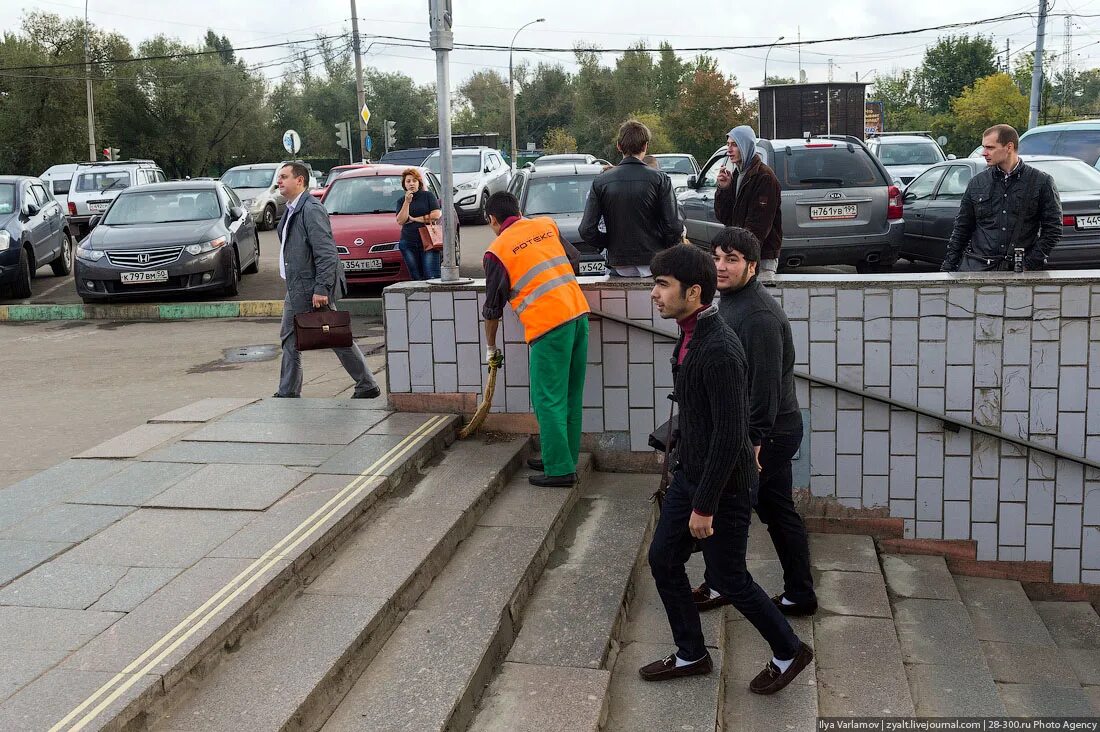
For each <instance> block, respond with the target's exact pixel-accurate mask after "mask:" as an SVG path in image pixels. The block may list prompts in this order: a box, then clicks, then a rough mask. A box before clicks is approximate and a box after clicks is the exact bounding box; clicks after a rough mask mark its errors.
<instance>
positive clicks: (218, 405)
mask: <svg viewBox="0 0 1100 732" xmlns="http://www.w3.org/2000/svg"><path fill="white" fill-rule="evenodd" d="M255 401H256V399H255V398H244V399H234V398H231V397H216V398H210V399H200V400H199V401H197V402H192V403H191V404H188V405H187V406H186V407H180V408H179V409H173V410H172V411H171V412H167V413H165V414H161V415H158V416H156V417H153V418H152V419H151V420H149V422H150V423H151V424H156V423H158V422H209V421H210V420H212V419H217V418H218V417H221V416H222V415H225V414H228V413H229V412H232V411H233V410H235V409H240V408H241V407H244V406H246V405H249V404H252V403H253V402H255Z"/></svg>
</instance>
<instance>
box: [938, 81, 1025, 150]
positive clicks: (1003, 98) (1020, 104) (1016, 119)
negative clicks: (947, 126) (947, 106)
mask: <svg viewBox="0 0 1100 732" xmlns="http://www.w3.org/2000/svg"><path fill="white" fill-rule="evenodd" d="M951 111H952V113H953V115H954V128H955V137H954V141H953V143H954V144H953V145H952V148H953V151H954V152H955V153H956V154H960V155H961V154H968V153H969V152H970V151H971V150H973V149H974V146H975V145H979V144H981V139H982V132H984V131H985V130H986V129H987V128H989V127H992V126H993V125H995V124H1008V125H1012V126H1013V127H1015V128H1016V129H1017V130H1022V129H1024V128H1025V127H1027V113H1028V100H1027V98H1026V97H1025V96H1024V95H1023V94H1021V93H1020V90H1019V89H1017V88H1016V85H1015V83H1013V80H1012V77H1011V76H1009V75H1008V74H993V75H992V76H987V77H986V78H984V79H978V80H977V81H976V82H974V85H973V86H970V87H967V88H966V89H965V90H964V91H963V93H962V94H961V95H959V97H958V98H957V99H954V100H953V101H952V102H951Z"/></svg>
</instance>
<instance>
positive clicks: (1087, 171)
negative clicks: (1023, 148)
mask: <svg viewBox="0 0 1100 732" xmlns="http://www.w3.org/2000/svg"><path fill="white" fill-rule="evenodd" d="M1029 164H1030V165H1031V166H1033V167H1035V168H1037V169H1039V170H1041V171H1043V172H1044V173H1050V175H1051V177H1053V178H1054V183H1055V185H1057V186H1058V192H1059V193H1081V192H1083V191H1100V170H1097V169H1096V168H1094V167H1092V166H1091V165H1086V164H1085V163H1083V162H1081V161H1079V160H1038V161H1036V162H1033V163H1029Z"/></svg>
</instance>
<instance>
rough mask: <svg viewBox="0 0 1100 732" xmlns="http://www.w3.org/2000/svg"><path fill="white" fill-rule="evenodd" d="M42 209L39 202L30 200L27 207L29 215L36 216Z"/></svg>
mask: <svg viewBox="0 0 1100 732" xmlns="http://www.w3.org/2000/svg"><path fill="white" fill-rule="evenodd" d="M41 210H42V209H41V208H40V207H39V206H38V204H37V203H32V202H30V201H28V202H27V207H26V211H27V216H34V215H36V214H37V213H38V212H39V211H41Z"/></svg>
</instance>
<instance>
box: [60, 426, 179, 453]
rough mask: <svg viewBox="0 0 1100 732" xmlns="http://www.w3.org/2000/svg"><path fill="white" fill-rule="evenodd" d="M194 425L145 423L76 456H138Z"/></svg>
mask: <svg viewBox="0 0 1100 732" xmlns="http://www.w3.org/2000/svg"><path fill="white" fill-rule="evenodd" d="M193 427H194V425H190V424H143V425H141V426H139V427H135V428H133V429H132V430H128V431H126V432H123V433H122V434H121V435H119V436H118V437H114V438H112V439H110V440H107V441H106V442H102V443H100V444H98V445H96V446H95V447H93V448H91V449H88V450H85V451H84V452H82V453H80V454H79V455H77V456H76V458H77V459H78V460H82V459H86V458H132V457H137V456H138V455H140V454H142V453H143V452H148V451H149V450H152V449H153V448H154V447H157V446H158V445H161V444H163V443H165V442H168V441H169V440H171V439H174V438H176V437H179V436H180V435H182V434H183V433H184V432H187V431H188V430H191V429H193Z"/></svg>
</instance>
